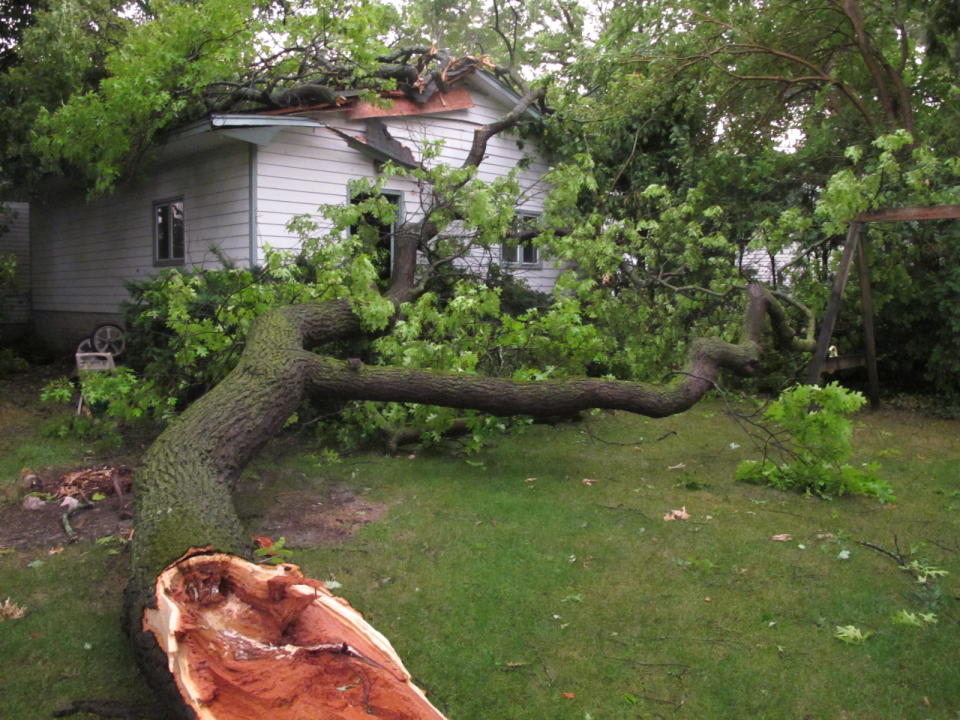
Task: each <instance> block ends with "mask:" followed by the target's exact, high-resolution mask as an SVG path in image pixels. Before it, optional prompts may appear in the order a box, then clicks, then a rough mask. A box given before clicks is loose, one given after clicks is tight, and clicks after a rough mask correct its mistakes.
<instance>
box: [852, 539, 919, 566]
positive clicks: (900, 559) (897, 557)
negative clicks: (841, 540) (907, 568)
mask: <svg viewBox="0 0 960 720" xmlns="http://www.w3.org/2000/svg"><path fill="white" fill-rule="evenodd" d="M854 542H855V543H857V545H862V546H863V547H865V548H870V549H871V550H876V551H877V552H878V553H880V554H882V555H886V556H887V557H888V558H890V559H891V560H893V561H894V562H895V563H896V564H897V565H898V566H900V565H906V564H907V557H906V555H904V554H903V553H902V552H900V543H899V542H898V540H897V536H896V535H894V536H893V547H894V548H895V549H896V552H891V551H890V550H887V549H886V548H882V547H880V546H879V545H874V544H873V543H871V542H866V541H864V540H854Z"/></svg>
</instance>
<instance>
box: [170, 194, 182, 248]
mask: <svg viewBox="0 0 960 720" xmlns="http://www.w3.org/2000/svg"><path fill="white" fill-rule="evenodd" d="M170 246H171V247H170V257H171V259H174V260H183V258H184V242H183V203H182V202H180V201H177V202H175V203H170Z"/></svg>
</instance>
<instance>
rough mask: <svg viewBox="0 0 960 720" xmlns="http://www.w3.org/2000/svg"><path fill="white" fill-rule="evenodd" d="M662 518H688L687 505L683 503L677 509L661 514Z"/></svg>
mask: <svg viewBox="0 0 960 720" xmlns="http://www.w3.org/2000/svg"><path fill="white" fill-rule="evenodd" d="M663 519H664V520H666V521H667V522H670V521H671V520H689V519H690V513H688V512H687V506H686V505H684V506H683V507H682V508H680V509H679V510H671V511H670V512H668V513H667V514H666V515H664V516H663Z"/></svg>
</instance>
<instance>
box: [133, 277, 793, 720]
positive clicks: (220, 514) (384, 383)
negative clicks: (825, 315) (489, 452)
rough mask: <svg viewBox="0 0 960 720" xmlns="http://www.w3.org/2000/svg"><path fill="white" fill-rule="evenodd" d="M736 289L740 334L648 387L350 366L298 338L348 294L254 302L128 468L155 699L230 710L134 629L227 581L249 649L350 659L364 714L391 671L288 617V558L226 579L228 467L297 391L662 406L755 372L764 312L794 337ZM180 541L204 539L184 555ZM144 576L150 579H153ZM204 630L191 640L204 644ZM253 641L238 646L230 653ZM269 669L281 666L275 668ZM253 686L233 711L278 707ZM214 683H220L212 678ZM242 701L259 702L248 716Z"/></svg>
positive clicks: (198, 614)
mask: <svg viewBox="0 0 960 720" xmlns="http://www.w3.org/2000/svg"><path fill="white" fill-rule="evenodd" d="M747 296H748V302H747V311H746V317H745V320H744V329H743V334H742V337H741V341H740V342H739V343H737V344H734V343H728V342H724V341H722V340H717V339H700V340H696V341H694V342H693V343H692V345H691V350H690V353H689V360H688V363H687V367H686V368H685V370H684V372H682V373H679V374H678V376H679V378H680V379H679V380H677V381H676V382H674V383H672V384H669V385H662V386H661V385H651V384H645V383H634V382H623V381H615V380H599V379H592V378H573V379H568V380H558V381H546V382H519V381H512V380H505V379H494V378H484V377H478V376H473V375H465V374H454V373H440V372H431V371H424V370H411V369H407V368H393V367H380V366H362V365H359V366H358V365H357V363H348V362H346V361H344V360H340V359H337V358H331V357H325V356H321V355H317V354H315V353H313V352H310V351H309V348H310V347H315V346H317V345H319V344H321V343H324V342H328V341H330V340H333V339H337V338H342V337H346V336H350V335H355V334H357V333H359V332H361V331H362V329H361V325H360V321H359V319H358V317H357V316H356V315H355V314H354V313H353V312H352V310H351V309H350V306H349V304H348V303H346V302H331V303H325V304H310V305H299V306H293V307H286V308H280V309H276V310H272V311H270V312H268V313H265V314H264V315H262V316H261V317H260V318H258V319H257V320H256V322H255V323H254V325H253V327H252V329H251V331H250V334H249V337H248V340H247V343H246V347H245V350H244V353H243V355H242V356H241V358H240V361H239V363H238V364H237V366H236V367H235V368H234V369H233V371H232V372H231V373H230V374H229V375H228V376H227V377H226V378H225V379H224V380H223V381H222V382H221V383H220V384H219V385H218V386H216V387H215V388H214V389H213V390H211V391H210V392H209V393H207V394H206V395H204V396H203V397H202V398H200V399H199V400H197V401H196V402H195V403H194V404H193V405H191V406H190V407H189V408H188V409H187V410H186V411H185V412H184V413H183V414H182V415H181V416H180V417H179V418H177V419H176V420H175V421H174V422H173V423H171V425H170V426H169V427H168V428H167V430H166V431H165V432H164V433H163V434H162V435H161V436H160V437H159V438H158V439H157V440H156V442H155V443H154V444H153V446H152V447H151V448H150V449H149V450H148V451H147V453H146V455H145V456H144V459H143V463H142V467H141V469H140V471H139V472H138V474H137V482H136V506H135V515H134V518H135V526H136V533H135V535H134V538H133V543H132V545H133V552H132V560H131V575H130V580H129V584H128V588H127V596H126V612H127V618H128V621H129V631H130V634H131V637H132V639H133V641H134V644H135V650H136V654H137V657H138V661H139V663H140V666H141V668H142V669H143V671H144V673H145V675H146V676H147V678H148V680H149V681H150V684H151V685H152V686H153V687H154V689H155V690H156V691H157V692H158V693H159V695H160V697H161V698H162V700H163V703H164V704H165V710H166V712H167V713H168V714H169V716H170V717H174V718H190V719H193V718H196V717H211V718H214V717H215V718H226V717H229V718H233V717H235V716H234V715H229V714H226V715H199V714H197V712H196V710H195V709H194V708H195V706H190V705H189V704H188V703H187V701H186V699H185V697H184V693H185V687H184V682H183V681H179V682H178V679H177V677H175V675H174V672H173V671H174V670H176V669H177V667H179V664H180V663H182V662H185V661H184V660H183V657H186V656H187V655H189V654H190V652H192V651H190V652H188V651H184V650H182V649H181V650H180V651H179V652H181V655H176V657H177V658H179V659H177V660H173V661H172V660H171V658H172V657H174V656H175V655H174V654H171V650H170V648H171V641H170V640H169V638H166V639H165V638H163V637H161V636H159V635H157V634H156V632H155V631H152V630H149V629H147V628H146V626H145V625H144V621H145V617H146V618H147V619H148V620H149V622H150V623H152V625H151V627H156V626H158V625H161V626H162V625H163V623H164V622H167V621H170V622H172V620H171V617H172V616H174V615H177V612H178V611H174V610H171V609H169V607H168V606H169V605H170V602H171V599H172V598H174V599H175V598H176V597H181V598H182V599H183V598H185V599H186V600H192V601H193V602H194V605H195V606H196V607H195V608H194V609H193V610H192V611H190V613H193V614H190V613H187V614H186V615H184V617H186V618H187V620H185V621H184V620H183V618H181V619H180V620H181V621H182V622H183V623H185V625H186V626H187V627H188V628H191V629H192V631H194V632H199V633H200V636H201V637H202V638H204V639H206V638H207V637H208V636H207V634H205V633H207V631H208V630H210V632H212V630H211V629H210V628H207V627H206V625H205V624H204V623H208V624H209V625H210V626H211V628H212V627H213V626H214V625H217V623H218V622H219V621H213V620H209V621H208V620H203V618H205V617H207V615H206V614H205V613H207V612H208V610H210V608H217V607H221V606H222V607H224V608H231V607H236V605H237V603H240V601H236V602H234V601H232V600H231V601H228V600H227V596H228V595H229V594H230V593H234V594H235V595H237V596H242V597H243V598H244V599H243V602H242V603H240V604H241V605H242V606H243V607H244V608H247V609H246V610H244V613H246V614H243V613H239V611H234V615H236V616H238V617H241V620H242V622H243V624H244V628H245V630H244V632H246V633H249V634H250V635H252V636H253V637H254V638H259V639H258V640H256V643H254V644H253V645H251V647H253V648H254V650H256V652H266V650H264V648H266V647H270V648H280V650H278V651H277V652H280V651H282V652H280V654H284V653H285V654H286V655H295V654H297V653H300V652H301V651H303V653H304V656H305V657H307V658H308V660H309V661H310V662H313V663H314V664H316V663H317V662H319V660H318V658H320V657H321V656H322V659H323V660H324V661H329V660H330V659H331V658H332V657H334V656H337V659H340V660H342V661H344V662H348V663H353V665H352V666H351V667H354V668H355V669H356V671H357V672H358V673H359V674H360V675H362V676H363V677H364V678H367V679H365V680H364V681H363V682H362V683H360V685H358V686H357V687H358V688H359V689H357V691H356V692H357V693H358V695H357V697H358V698H360V700H358V701H357V702H358V703H361V704H364V707H362V708H361V709H362V711H363V713H364V714H366V715H370V714H374V715H376V712H378V711H377V710H376V707H380V706H376V707H374V705H375V702H376V701H375V700H374V699H373V698H374V697H375V696H376V693H375V691H374V690H371V688H375V689H377V688H379V689H378V690H376V692H381V693H382V688H383V687H384V686H383V684H382V683H380V681H379V680H378V681H376V682H375V681H374V680H373V679H370V678H368V677H367V674H368V673H371V672H373V671H372V670H370V668H372V667H373V666H379V667H381V668H382V669H383V670H384V671H390V672H393V671H392V670H391V669H392V668H393V667H394V665H395V663H394V661H393V660H391V659H390V658H391V657H392V656H390V655H389V653H387V654H386V655H384V657H385V658H387V659H382V660H376V659H371V658H372V656H371V655H370V653H374V652H376V651H377V650H376V648H374V649H373V650H364V649H359V650H358V649H356V648H353V644H352V643H348V642H347V640H343V643H344V645H343V648H342V649H341V650H340V651H337V650H336V643H331V642H329V641H328V640H324V641H322V642H321V641H318V640H317V638H316V637H314V636H313V635H310V633H309V632H307V631H306V630H305V629H304V628H303V627H302V625H303V621H302V620H298V619H296V618H299V617H300V615H298V614H297V613H300V612H301V611H302V610H303V609H304V607H306V605H308V604H309V603H310V602H311V601H309V600H308V597H318V598H319V596H320V595H322V594H323V593H322V592H321V589H320V588H318V587H316V583H313V581H309V580H307V579H304V578H302V576H300V575H299V574H298V572H297V571H296V568H292V566H283V568H282V569H283V573H281V575H280V576H279V577H270V578H266V579H261V580H260V581H259V582H260V586H258V587H260V589H259V590H257V589H245V590H243V592H245V593H246V595H243V594H242V593H241V591H240V589H241V588H243V587H245V585H244V582H243V581H241V580H240V579H239V576H238V572H239V571H238V570H236V568H235V567H234V566H233V565H231V564H230V562H231V561H230V560H229V559H230V558H235V559H237V560H238V561H240V558H242V557H245V556H246V557H249V556H250V555H251V551H252V549H253V548H252V544H251V542H250V539H249V538H248V537H247V536H246V535H245V533H244V531H243V528H242V525H241V523H240V521H239V519H238V517H237V514H236V512H235V510H234V507H233V502H232V499H231V491H232V489H233V486H234V484H235V482H236V479H237V477H238V476H239V473H240V471H241V469H242V468H243V466H244V465H245V464H246V463H247V461H248V460H250V459H251V457H252V456H253V455H254V453H256V452H257V450H258V449H259V448H260V447H261V446H262V445H263V444H264V443H265V442H266V441H267V440H268V439H269V438H270V437H272V436H273V435H274V434H275V433H276V432H277V431H278V430H279V429H280V428H281V427H282V426H283V424H284V422H285V421H286V419H287V418H288V417H289V416H290V415H291V414H292V413H293V411H294V410H295V409H296V407H297V405H298V404H299V402H300V401H301V399H302V398H303V397H304V396H305V395H306V394H312V395H319V396H322V397H325V398H327V399H330V400H360V399H366V400H393V401H404V402H423V403H429V404H435V405H445V406H449V407H456V408H475V409H479V410H484V411H487V412H490V413H495V414H500V415H514V414H534V415H547V414H550V415H559V414H566V413H570V412H573V411H576V410H580V409H584V408H592V407H597V408H617V409H622V410H628V411H630V412H634V413H638V414H641V415H647V416H651V417H663V416H666V415H671V414H674V413H678V412H682V411H683V410H686V409H687V408H689V407H691V406H692V405H694V404H695V403H696V402H697V401H698V400H699V399H700V398H701V397H702V396H703V395H704V393H706V392H707V391H708V390H710V389H711V388H712V387H713V386H714V384H715V381H716V378H717V377H718V375H719V373H720V372H721V371H722V370H729V371H733V372H735V373H739V374H744V375H752V374H755V373H756V372H757V371H758V369H759V368H758V363H759V357H760V350H761V339H762V333H763V331H764V327H765V325H766V320H767V318H769V319H770V320H771V321H772V325H773V327H774V328H775V329H776V332H775V333H774V342H775V343H776V344H777V345H778V346H781V347H793V346H794V338H793V337H792V335H791V334H790V333H789V332H788V331H787V330H786V325H785V324H784V322H783V318H784V316H783V311H782V308H781V307H780V305H779V304H778V302H777V301H776V300H775V298H774V297H773V296H772V295H771V294H770V293H769V292H768V291H767V290H766V289H765V288H763V287H762V286H760V285H757V284H752V285H750V286H748V288H747ZM192 548H206V550H204V551H203V552H202V553H201V554H200V555H197V554H196V553H197V551H196V550H191V549H192ZM214 551H216V552H214ZM184 553H193V557H192V558H187V559H185V560H181V561H180V562H179V563H175V561H177V559H178V558H181V557H182V556H183V555H184ZM210 553H213V554H210ZM224 558H227V559H226V560H224ZM241 562H242V561H241ZM171 563H174V565H173V566H171ZM168 566H171V568H173V569H176V570H178V571H180V572H181V573H182V577H181V576H177V577H179V579H176V578H174V579H171V575H170V572H172V570H167V571H165V569H166V568H168ZM284 573H285V574H284ZM253 574H256V573H253ZM158 577H161V578H162V579H163V581H162V582H161V583H160V584H159V585H158V583H157V579H158ZM184 578H186V579H184ZM304 588H306V589H304ZM311 588H313V590H311ZM254 599H260V600H264V599H265V600H269V601H271V602H274V601H275V602H276V603H277V604H276V605H274V606H271V608H268V609H262V608H261V609H257V610H256V611H254V610H251V609H250V608H251V607H254V605H253V604H244V603H248V601H249V603H253V601H254ZM231 602H234V604H233V605H231V604H230V603H231ZM318 602H319V600H318ZM324 602H326V601H324ZM311 607H312V605H311ZM165 608H167V609H165ZM311 612H312V610H311ZM178 617H179V616H178ZM234 619H236V618H234ZM198 628H200V629H199V630H198ZM291 628H292V629H291ZM177 632H178V633H179V632H181V631H180V630H178V631H177ZM183 632H186V631H183ZM371 632H374V633H375V631H371ZM291 634H292V635H295V636H296V637H299V638H312V640H311V641H310V643H312V644H310V643H307V645H297V646H296V647H295V648H294V650H290V649H289V648H290V647H294V646H293V645H291V644H290V643H286V644H284V642H285V638H286V639H289V637H288V636H292V635H291ZM175 635H176V634H175ZM158 637H159V639H160V644H158ZM176 637H180V636H179V635H176ZM176 637H175V638H174V639H176ZM205 642H206V641H205V640H204V643H202V644H203V646H204V647H206V644H205ZM211 642H212V641H211ZM251 642H253V641H251ZM304 642H307V641H306V640H304ZM161 644H163V645H164V648H165V649H166V651H165V649H164V648H161ZM172 646H173V647H174V650H175V651H176V650H177V647H176V646H177V643H176V642H172ZM305 647H306V650H304V648H305ZM254 650H250V649H249V648H246V649H244V650H243V652H244V653H250V652H254ZM348 650H349V651H348ZM197 652H199V651H197ZM205 652H206V651H205ZM224 652H233V653H234V654H237V653H239V652H240V650H238V649H237V648H236V647H234V648H233V650H225V651H224ZM183 653H186V655H184V654H183ZM351 653H352V654H351ZM361 656H362V657H361ZM378 657H380V656H378ZM234 659H235V658H234ZM305 662H306V661H305ZM396 662H397V663H398V662H399V659H397V660H396ZM371 663H372V664H371ZM227 664H228V665H229V663H227ZM234 664H236V663H234ZM308 664H309V663H308ZM202 665H203V667H204V668H206V669H205V670H204V672H205V673H207V675H211V676H212V675H216V673H217V672H221V671H220V670H216V668H217V667H219V666H218V665H217V663H216V662H215V661H214V660H213V659H212V658H210V657H205V658H204V659H203V660H202ZM230 672H232V670H231V669H230V667H227V668H226V669H223V670H222V673H223V674H229V673H230ZM274 674H282V675H284V676H286V675H291V676H292V675H293V673H292V672H290V671H288V670H283V671H282V673H274ZM204 677H205V678H206V676H204ZM218 677H219V676H218ZM390 677H391V678H393V680H390V682H394V681H397V682H399V680H397V678H400V679H401V680H402V677H403V675H402V673H400V672H399V671H397V672H396V673H393V674H391V675H390ZM207 680H209V678H206V680H203V682H200V681H197V682H195V683H194V685H193V686H191V687H193V688H194V689H195V690H196V688H199V690H196V691H197V692H199V693H200V694H201V695H204V693H206V694H205V695H204V697H207V696H215V695H216V694H217V692H221V691H218V690H215V689H210V688H211V687H213V685H211V684H210V683H212V682H213V681H212V680H209V683H208V682H207ZM408 680H409V678H407V681H408ZM245 682H247V681H245ZM262 685H263V687H261V689H260V692H261V693H262V695H263V697H259V698H258V697H257V692H258V690H257V687H251V688H246V689H245V690H244V693H242V695H243V698H244V702H247V701H249V702H253V701H254V700H257V701H258V702H259V701H262V702H264V703H267V704H266V705H263V706H262V707H261V709H260V710H257V711H253V710H249V709H248V710H245V712H247V713H248V714H247V717H254V716H261V717H267V716H270V717H278V718H279V717H287V716H285V715H281V714H279V711H276V712H274V710H265V709H264V708H267V707H272V706H269V703H270V702H273V701H274V700H275V698H273V696H272V695H271V690H270V689H269V687H267V685H268V684H267V683H265V682H264V683H262ZM350 687H353V686H350ZM204 688H206V689H204ZM188 689H189V688H188ZM222 694H223V695H224V696H226V695H229V693H228V692H227V691H226V690H223V691H222ZM376 697H378V696H376ZM251 698H253V699H254V700H251ZM258 707H260V706H258ZM251 712H254V713H256V712H259V713H261V714H260V715H256V714H253V715H251V714H249V713H251ZM358 712H359V711H358ZM384 712H385V714H383V715H381V717H391V718H411V719H412V718H416V719H417V720H423V718H428V717H442V716H440V715H439V714H437V715H432V714H428V713H429V712H430V711H427V710H423V711H416V712H417V713H419V714H413V715H402V714H393V715H390V714H388V713H386V711H384ZM264 713H265V714H264ZM291 717H293V716H291ZM331 717H343V718H350V717H354V716H353V715H348V714H344V715H332V716H331ZM356 717H361V715H358V716H356Z"/></svg>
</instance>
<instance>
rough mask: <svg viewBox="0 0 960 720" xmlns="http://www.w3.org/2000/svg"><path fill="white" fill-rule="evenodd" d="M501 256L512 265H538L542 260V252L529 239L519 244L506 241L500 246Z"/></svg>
mask: <svg viewBox="0 0 960 720" xmlns="http://www.w3.org/2000/svg"><path fill="white" fill-rule="evenodd" d="M500 258H501V259H502V260H503V262H505V263H510V264H512V265H536V264H537V263H538V262H540V253H539V252H538V251H537V248H535V247H534V246H533V245H532V244H531V243H530V242H529V241H527V242H523V243H520V244H519V245H508V244H506V243H504V244H503V245H502V246H501V248H500Z"/></svg>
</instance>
